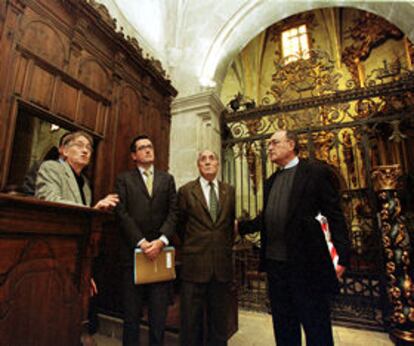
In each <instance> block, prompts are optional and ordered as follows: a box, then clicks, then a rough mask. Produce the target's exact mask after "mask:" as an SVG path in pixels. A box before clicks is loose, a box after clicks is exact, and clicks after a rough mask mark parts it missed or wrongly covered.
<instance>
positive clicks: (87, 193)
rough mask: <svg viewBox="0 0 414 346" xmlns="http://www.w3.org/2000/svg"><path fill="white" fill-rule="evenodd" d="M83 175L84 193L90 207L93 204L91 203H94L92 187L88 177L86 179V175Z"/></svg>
mask: <svg viewBox="0 0 414 346" xmlns="http://www.w3.org/2000/svg"><path fill="white" fill-rule="evenodd" d="M82 176H83V181H84V182H85V183H84V184H83V194H84V196H85V202H86V205H87V206H88V207H89V206H91V203H92V192H91V188H90V187H89V182H88V179H86V177H85V176H84V175H82ZM81 199H82V198H81Z"/></svg>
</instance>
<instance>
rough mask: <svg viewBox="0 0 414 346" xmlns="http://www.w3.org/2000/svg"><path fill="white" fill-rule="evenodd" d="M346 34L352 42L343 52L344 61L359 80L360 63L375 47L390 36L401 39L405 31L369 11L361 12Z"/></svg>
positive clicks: (356, 80) (353, 75)
mask: <svg viewBox="0 0 414 346" xmlns="http://www.w3.org/2000/svg"><path fill="white" fill-rule="evenodd" d="M346 36H347V38H350V39H351V40H352V44H351V45H349V46H348V47H345V49H344V51H343V52H342V61H343V62H344V64H345V65H346V66H347V67H348V69H349V71H350V72H351V75H352V78H353V79H354V81H355V82H358V81H359V76H358V63H359V62H360V61H364V60H366V59H367V58H368V57H369V55H370V54H371V51H372V49H374V48H375V47H377V46H378V45H380V44H382V43H383V42H385V41H386V40H388V39H390V38H393V39H401V38H402V37H403V33H402V32H401V31H400V30H399V29H398V28H397V27H395V26H394V25H392V24H391V23H390V22H388V21H387V20H385V19H383V18H381V17H378V16H376V15H375V14H372V13H369V12H361V16H360V17H359V18H357V19H355V20H354V25H353V26H352V27H351V28H349V29H348V30H347V33H346Z"/></svg>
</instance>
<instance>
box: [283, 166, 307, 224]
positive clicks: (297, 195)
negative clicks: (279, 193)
mask: <svg viewBox="0 0 414 346" xmlns="http://www.w3.org/2000/svg"><path fill="white" fill-rule="evenodd" d="M308 172H309V170H308V167H307V165H306V162H304V161H302V160H299V163H298V167H297V169H296V173H295V177H294V179H293V186H292V191H291V193H290V197H289V207H288V217H287V218H286V222H289V220H290V218H291V217H292V216H293V214H294V212H295V211H296V207H297V205H298V203H299V201H300V200H301V196H302V192H303V189H304V188H305V186H306V184H307V182H308V179H307V175H308Z"/></svg>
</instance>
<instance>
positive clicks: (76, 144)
mask: <svg viewBox="0 0 414 346" xmlns="http://www.w3.org/2000/svg"><path fill="white" fill-rule="evenodd" d="M69 146H71V147H72V146H74V147H77V148H78V149H81V150H83V149H86V150H87V151H89V152H90V153H92V152H93V148H92V145H90V144H85V143H82V142H72V143H69Z"/></svg>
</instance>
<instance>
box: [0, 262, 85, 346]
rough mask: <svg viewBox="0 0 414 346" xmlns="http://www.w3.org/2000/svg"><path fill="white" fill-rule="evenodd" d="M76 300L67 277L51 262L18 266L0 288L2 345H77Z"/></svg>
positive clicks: (78, 309)
mask: <svg viewBox="0 0 414 346" xmlns="http://www.w3.org/2000/svg"><path fill="white" fill-rule="evenodd" d="M46 297H47V299H46ZM42 298H43V299H42ZM79 298H80V297H79V295H78V293H77V290H76V289H75V287H74V285H73V283H72V282H71V280H70V277H69V276H68V275H67V273H65V271H64V270H62V269H61V268H60V267H59V265H58V264H57V262H56V261H55V260H53V259H37V260H32V261H28V262H23V263H22V264H19V265H18V266H16V267H15V268H14V269H13V270H12V271H11V272H10V273H9V275H8V280H7V282H6V284H4V285H2V286H0V316H1V317H0V335H1V336H2V341H1V342H2V344H3V345H25V344H26V345H27V344H29V343H30V344H31V345H35V344H36V345H68V346H69V345H77V344H79V336H80V324H79V321H80V304H79V302H80V299H79ZM46 301H47V303H46ZM11 331H12V332H11ZM46 331H47V332H46Z"/></svg>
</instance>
